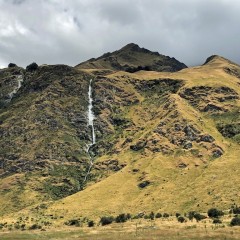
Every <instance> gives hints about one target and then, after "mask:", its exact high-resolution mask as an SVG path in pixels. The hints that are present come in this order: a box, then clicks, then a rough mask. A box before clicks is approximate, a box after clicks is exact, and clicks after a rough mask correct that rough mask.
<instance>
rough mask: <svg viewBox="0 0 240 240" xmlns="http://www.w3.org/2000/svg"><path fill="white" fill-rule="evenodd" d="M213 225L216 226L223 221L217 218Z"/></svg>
mask: <svg viewBox="0 0 240 240" xmlns="http://www.w3.org/2000/svg"><path fill="white" fill-rule="evenodd" d="M213 223H214V224H221V223H222V221H221V220H220V219H218V218H215V219H213Z"/></svg>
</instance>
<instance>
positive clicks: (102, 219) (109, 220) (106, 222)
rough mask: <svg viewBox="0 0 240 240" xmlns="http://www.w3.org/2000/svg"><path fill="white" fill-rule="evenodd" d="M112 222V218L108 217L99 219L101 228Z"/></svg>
mask: <svg viewBox="0 0 240 240" xmlns="http://www.w3.org/2000/svg"><path fill="white" fill-rule="evenodd" d="M113 221H114V217H112V216H108V217H101V219H100V223H101V224H102V226H104V225H108V224H111V223H112V222H113Z"/></svg>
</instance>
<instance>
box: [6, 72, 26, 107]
mask: <svg viewBox="0 0 240 240" xmlns="http://www.w3.org/2000/svg"><path fill="white" fill-rule="evenodd" d="M16 80H17V86H16V87H15V88H14V89H13V91H12V92H10V93H9V94H8V100H7V102H10V101H11V100H12V98H13V96H14V95H15V94H16V93H17V92H18V90H19V89H20V88H21V86H22V82H23V76H22V75H18V76H17V79H16Z"/></svg>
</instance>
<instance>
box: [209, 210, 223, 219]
mask: <svg viewBox="0 0 240 240" xmlns="http://www.w3.org/2000/svg"><path fill="white" fill-rule="evenodd" d="M223 215H224V213H223V211H221V210H218V209H216V208H210V209H209V210H208V216H209V217H210V218H218V217H221V216H223Z"/></svg>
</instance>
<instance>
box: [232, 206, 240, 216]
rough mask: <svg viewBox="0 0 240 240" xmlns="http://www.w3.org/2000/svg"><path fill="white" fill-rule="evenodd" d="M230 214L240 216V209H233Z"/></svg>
mask: <svg viewBox="0 0 240 240" xmlns="http://www.w3.org/2000/svg"><path fill="white" fill-rule="evenodd" d="M230 213H233V214H240V207H237V206H236V207H233V208H232V209H231V210H230Z"/></svg>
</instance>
